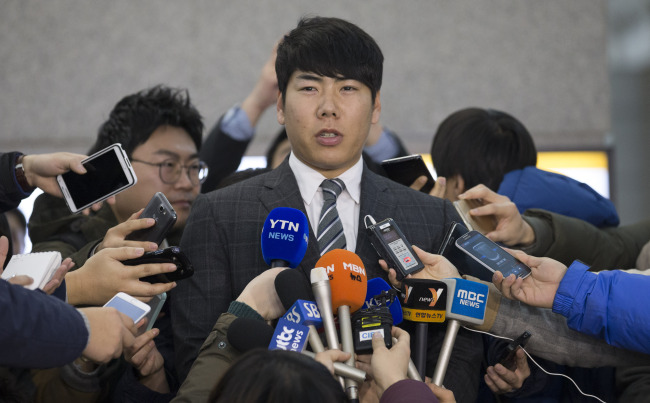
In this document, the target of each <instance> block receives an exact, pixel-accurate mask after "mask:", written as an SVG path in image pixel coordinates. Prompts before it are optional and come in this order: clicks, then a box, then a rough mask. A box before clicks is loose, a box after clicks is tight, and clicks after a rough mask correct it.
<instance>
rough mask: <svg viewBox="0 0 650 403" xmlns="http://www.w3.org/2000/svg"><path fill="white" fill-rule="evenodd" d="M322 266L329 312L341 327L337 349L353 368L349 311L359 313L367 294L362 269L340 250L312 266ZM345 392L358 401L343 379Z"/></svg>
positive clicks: (354, 390) (353, 256)
mask: <svg viewBox="0 0 650 403" xmlns="http://www.w3.org/2000/svg"><path fill="white" fill-rule="evenodd" d="M316 266H318V267H325V268H326V270H327V274H328V276H330V277H329V279H330V287H331V292H332V309H336V310H337V312H338V318H339V326H340V328H341V347H342V350H343V351H345V352H346V353H350V358H349V359H348V361H347V364H348V365H350V366H354V342H353V338H352V323H351V321H350V312H354V311H357V310H359V309H360V308H361V307H362V306H363V303H364V300H365V296H366V292H367V277H366V269H365V267H364V266H363V262H361V258H359V256H357V255H356V254H355V253H353V252H350V251H348V250H344V249H334V250H332V251H329V252H327V253H326V254H324V255H323V256H322V257H321V258H320V259H319V260H318V262H317V263H316ZM345 390H346V394H347V396H348V399H350V400H354V399H358V397H359V396H358V386H357V384H356V382H354V381H352V380H350V379H348V378H346V379H345Z"/></svg>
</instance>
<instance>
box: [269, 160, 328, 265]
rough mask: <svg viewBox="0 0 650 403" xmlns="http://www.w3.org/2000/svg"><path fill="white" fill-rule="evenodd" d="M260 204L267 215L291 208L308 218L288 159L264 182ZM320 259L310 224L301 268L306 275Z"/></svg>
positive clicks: (270, 173)
mask: <svg viewBox="0 0 650 403" xmlns="http://www.w3.org/2000/svg"><path fill="white" fill-rule="evenodd" d="M260 202H261V203H262V204H263V205H264V207H265V208H266V210H267V214H268V213H270V212H271V210H273V209H274V208H276V207H291V208H295V209H297V210H300V211H302V212H303V214H305V216H307V212H306V211H305V203H304V202H303V201H302V195H301V194H300V189H299V188H298V182H296V177H295V176H294V174H293V171H291V167H290V166H289V159H288V158H287V159H286V160H285V161H284V162H283V163H282V164H280V166H278V167H277V168H275V169H274V170H273V171H271V172H269V174H268V175H267V177H266V180H265V181H264V189H263V190H262V192H261V193H260ZM307 222H308V223H309V219H307ZM319 258H320V252H319V250H318V243H317V242H316V236H315V235H314V230H313V228H311V224H310V225H309V243H308V244H307V251H306V253H305V258H304V259H303V261H302V263H301V264H300V266H299V267H301V268H302V269H303V271H305V274H307V275H309V272H310V271H311V269H313V268H314V265H315V264H316V261H317V260H318V259H319ZM308 278H309V276H308Z"/></svg>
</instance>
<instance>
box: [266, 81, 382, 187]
mask: <svg viewBox="0 0 650 403" xmlns="http://www.w3.org/2000/svg"><path fill="white" fill-rule="evenodd" d="M283 101H284V102H283ZM277 111H278V112H277V114H278V122H279V123H280V124H283V125H285V128H286V130H287V136H288V137H289V141H290V142H291V149H292V150H293V153H294V154H295V156H296V157H297V158H298V159H299V160H300V161H302V162H303V163H305V164H306V165H308V166H310V167H311V168H313V169H315V170H316V171H318V172H320V173H321V174H323V175H324V176H325V177H327V178H334V177H336V176H338V175H340V174H341V173H343V172H345V171H346V170H348V169H349V168H350V167H351V166H352V165H354V164H355V163H356V162H357V161H359V158H360V157H361V151H362V150H363V145H364V143H365V142H366V138H367V137H368V132H369V130H370V125H371V124H372V123H376V122H378V121H379V114H380V112H381V102H380V100H379V93H377V97H376V100H375V102H374V104H373V100H372V95H371V92H370V88H368V87H367V86H366V85H365V84H362V83H361V82H359V81H356V80H351V79H344V78H332V77H323V76H319V75H316V74H314V73H309V72H304V71H299V70H298V71H295V72H294V73H293V74H292V75H291V78H290V79H289V83H288V84H287V91H286V95H285V98H284V99H282V94H280V95H279V96H278V102H277Z"/></svg>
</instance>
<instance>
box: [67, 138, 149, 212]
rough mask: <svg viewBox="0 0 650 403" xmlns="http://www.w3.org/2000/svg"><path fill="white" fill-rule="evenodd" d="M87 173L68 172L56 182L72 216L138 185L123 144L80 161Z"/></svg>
mask: <svg viewBox="0 0 650 403" xmlns="http://www.w3.org/2000/svg"><path fill="white" fill-rule="evenodd" d="M81 163H82V164H83V166H84V168H86V173H85V174H83V175H80V174H78V173H76V172H72V171H68V172H66V173H64V174H62V175H57V177H56V181H57V183H58V185H59V187H60V188H61V192H62V193H63V198H64V199H65V202H66V204H67V205H68V208H69V209H70V211H71V212H73V213H76V212H79V211H81V210H84V209H86V208H88V207H90V206H92V205H93V204H95V203H98V202H100V201H102V200H105V199H107V198H109V197H111V196H113V195H115V194H117V193H119V192H121V191H123V190H125V189H127V188H129V187H131V186H133V185H135V184H136V183H137V181H138V178H137V177H136V176H135V172H134V171H133V168H132V167H131V163H130V162H129V158H128V157H127V156H126V153H125V152H124V150H123V149H122V146H121V144H119V143H115V144H113V145H110V146H108V147H106V148H105V149H103V150H100V151H98V152H96V153H95V154H93V155H91V156H90V157H88V158H86V159H85V160H83V161H81Z"/></svg>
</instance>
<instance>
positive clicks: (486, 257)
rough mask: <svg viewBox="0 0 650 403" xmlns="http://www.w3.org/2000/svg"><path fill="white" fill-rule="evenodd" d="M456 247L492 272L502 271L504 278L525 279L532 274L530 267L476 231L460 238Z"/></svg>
mask: <svg viewBox="0 0 650 403" xmlns="http://www.w3.org/2000/svg"><path fill="white" fill-rule="evenodd" d="M456 246H458V247H459V248H460V249H461V250H463V251H464V252H465V253H467V254H469V255H470V256H471V257H473V258H474V260H477V261H478V262H479V263H481V264H483V265H484V266H485V267H487V268H489V269H490V270H492V271H494V272H496V271H500V272H501V273H503V277H508V276H509V275H511V274H514V275H515V276H517V277H522V278H524V277H526V276H528V275H529V274H530V268H529V267H528V266H526V265H525V264H523V263H522V262H520V261H519V260H517V259H516V258H515V257H514V256H512V255H511V254H509V253H508V252H506V251H505V250H504V249H503V248H501V247H500V246H499V245H497V244H495V243H494V242H492V241H490V240H489V239H488V238H486V237H485V236H483V235H482V234H480V233H478V232H476V231H470V232H468V233H467V234H466V235H464V236H462V237H461V238H458V240H456Z"/></svg>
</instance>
